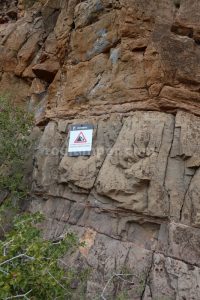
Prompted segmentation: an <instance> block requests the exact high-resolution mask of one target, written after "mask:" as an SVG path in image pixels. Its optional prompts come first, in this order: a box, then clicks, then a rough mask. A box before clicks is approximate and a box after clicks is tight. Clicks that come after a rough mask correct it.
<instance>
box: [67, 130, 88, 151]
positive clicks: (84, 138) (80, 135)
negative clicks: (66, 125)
mask: <svg viewBox="0 0 200 300" xmlns="http://www.w3.org/2000/svg"><path fill="white" fill-rule="evenodd" d="M92 134H93V126H92V125H89V124H84V125H72V126H71V128H70V136H69V147H68V155H69V156H81V155H91V150H92Z"/></svg>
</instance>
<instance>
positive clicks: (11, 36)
mask: <svg viewBox="0 0 200 300" xmlns="http://www.w3.org/2000/svg"><path fill="white" fill-rule="evenodd" d="M20 5H21V6H20V9H21V10H20V13H19V12H18V15H17V16H18V17H17V18H18V20H17V21H16V22H15V21H14V20H13V19H12V20H11V19H8V20H7V23H6V25H5V24H2V25H0V62H1V70H0V71H1V81H0V89H1V91H6V90H8V89H10V88H11V91H12V93H13V97H14V98H15V101H19V102H24V103H27V105H28V107H29V109H30V110H32V111H34V112H35V118H36V122H37V124H38V126H40V130H41V138H40V139H39V142H38V146H37V149H36V151H35V156H34V160H33V163H34V170H33V183H32V190H33V194H34V199H33V201H32V202H31V206H30V209H31V210H32V211H35V210H40V211H43V212H44V214H45V215H46V217H47V220H46V222H45V224H44V226H43V227H44V233H45V236H46V237H47V238H50V239H56V238H58V237H59V236H62V235H63V234H64V233H65V232H66V231H68V230H73V231H75V232H77V233H78V235H79V236H80V238H81V240H83V241H85V242H86V246H85V247H84V248H80V251H79V252H77V253H75V254H74V256H72V257H70V258H69V257H66V258H65V259H66V262H67V263H68V264H69V263H72V264H77V265H78V266H79V267H80V268H84V267H85V266H89V267H90V268H91V273H90V276H89V278H88V281H87V291H86V299H91V300H94V299H100V298H101V299H104V300H105V299H117V297H118V296H120V295H121V297H122V296H123V297H126V298H127V299H130V300H136V299H143V300H150V299H151V300H168V299H170V300H199V299H200V169H199V167H200V93H199V91H200V69H199V68H200V67H199V58H200V46H199V44H200V2H199V1H198V0H193V1H191V0H180V1H179V0H157V1H156V0H152V1H147V0H87V1H78V0H69V1H67V0H65V1H55V0H54V1H53V0H49V1H39V2H37V1H36V3H35V4H34V6H33V7H31V8H30V9H29V10H28V11H27V10H24V9H25V2H23V3H21V4H20ZM6 9H8V8H6ZM18 10H19V4H18ZM76 123H78V124H80V123H82V124H85V123H91V124H93V125H94V136H93V153H92V155H91V156H90V157H76V158H73V157H68V156H67V147H68V138H69V136H68V131H69V126H70V125H71V124H76ZM126 298H125V299H126ZM119 299H121V298H119Z"/></svg>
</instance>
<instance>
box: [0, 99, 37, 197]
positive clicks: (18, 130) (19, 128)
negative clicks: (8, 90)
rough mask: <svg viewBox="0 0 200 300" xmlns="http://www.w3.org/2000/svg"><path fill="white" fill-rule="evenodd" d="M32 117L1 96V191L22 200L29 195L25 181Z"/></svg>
mask: <svg viewBox="0 0 200 300" xmlns="http://www.w3.org/2000/svg"><path fill="white" fill-rule="evenodd" d="M31 125H32V117H31V116H30V114H28V113H26V112H25V111H24V110H23V109H22V108H19V107H17V106H15V105H13V104H12V103H11V102H9V100H8V99H7V97H3V96H0V191H4V192H7V194H9V197H10V198H12V199H14V198H21V197H24V196H25V194H26V193H27V187H26V186H25V183H24V180H23V174H24V167H23V166H24V160H25V156H26V152H27V149H28V145H29V140H28V133H29V131H30V129H31Z"/></svg>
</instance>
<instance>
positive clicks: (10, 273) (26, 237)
mask: <svg viewBox="0 0 200 300" xmlns="http://www.w3.org/2000/svg"><path fill="white" fill-rule="evenodd" d="M40 221H41V215H39V214H27V213H26V214H23V215H19V216H17V217H16V218H15V220H14V224H13V229H12V231H10V232H9V233H7V234H6V235H5V239H4V240H3V241H0V299H2V300H3V299H4V300H5V299H14V298H21V299H33V300H44V299H49V300H50V299H52V300H53V299H62V300H64V299H72V295H73V289H72V288H71V286H72V285H73V281H74V280H76V281H78V282H79V284H81V282H82V281H84V280H85V277H84V276H85V272H84V271H83V272H82V273H79V274H77V273H76V272H75V271H73V270H71V269H68V270H67V271H65V270H64V269H62V268H60V267H59V260H60V261H61V262H62V260H61V259H60V257H62V255H64V254H66V253H67V252H69V251H70V252H71V251H72V250H76V248H77V247H78V245H79V243H78V240H77V238H76V237H75V235H74V234H72V233H68V234H67V235H66V236H65V237H64V238H63V240H61V241H59V242H55V243H53V242H51V241H44V240H43V238H42V237H41V233H40V230H39V229H38V228H37V227H36V224H37V223H38V222H40Z"/></svg>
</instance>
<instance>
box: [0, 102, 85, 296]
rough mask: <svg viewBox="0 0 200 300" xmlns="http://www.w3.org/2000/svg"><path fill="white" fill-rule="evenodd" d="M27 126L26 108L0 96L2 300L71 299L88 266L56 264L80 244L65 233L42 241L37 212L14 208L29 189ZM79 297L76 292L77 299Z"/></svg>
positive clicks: (0, 294) (83, 279)
mask: <svg viewBox="0 0 200 300" xmlns="http://www.w3.org/2000/svg"><path fill="white" fill-rule="evenodd" d="M31 126H32V117H31V116H30V115H29V114H27V113H26V112H25V111H24V110H23V109H21V108H19V107H16V106H14V105H13V104H12V103H10V102H9V101H8V100H7V99H6V97H0V200H1V202H2V199H3V200H4V204H3V205H1V207H0V235H1V236H2V240H0V300H6V299H7V300H8V299H16V298H20V299H31V300H44V299H45V300H48V299H49V300H51V299H52V300H55V299H60V300H66V299H73V297H74V294H75V293H76V294H77V293H79V292H80V293H84V291H83V288H84V283H85V281H86V279H85V276H86V275H87V271H83V272H79V273H77V272H76V271H75V270H72V269H70V268H68V267H67V266H65V267H66V268H67V270H64V269H63V268H61V267H59V265H62V264H63V262H61V259H60V258H61V257H62V256H63V255H64V254H66V253H67V252H69V251H72V250H75V249H76V248H77V247H78V245H79V243H78V240H77V238H76V237H75V235H74V234H67V235H66V236H65V237H64V238H63V240H61V241H58V242H56V243H53V242H51V241H45V240H44V239H43V238H42V236H41V232H40V230H39V229H38V227H37V226H36V225H37V223H38V222H40V221H41V219H42V218H41V215H39V214H28V213H23V214H22V213H20V211H19V210H18V209H17V204H18V203H19V201H20V200H21V199H23V198H25V199H26V197H27V196H28V194H29V192H28V187H27V186H26V184H25V181H24V167H23V166H24V161H25V157H26V154H27V152H28V151H29V138H28V134H29V132H30V130H31ZM2 195H3V196H2ZM0 204H1V203H0ZM13 204H14V205H13ZM10 213H11V214H12V217H11V218H9V214H10ZM14 214H16V216H15V217H14V219H13V215H14ZM10 223H12V225H11V226H8V224H9V225H10ZM74 282H75V283H76V288H74V287H73V286H74ZM71 286H72V287H73V288H71ZM81 297H82V295H81V294H78V296H77V297H76V299H81Z"/></svg>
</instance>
